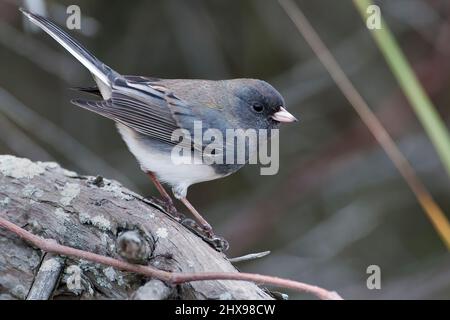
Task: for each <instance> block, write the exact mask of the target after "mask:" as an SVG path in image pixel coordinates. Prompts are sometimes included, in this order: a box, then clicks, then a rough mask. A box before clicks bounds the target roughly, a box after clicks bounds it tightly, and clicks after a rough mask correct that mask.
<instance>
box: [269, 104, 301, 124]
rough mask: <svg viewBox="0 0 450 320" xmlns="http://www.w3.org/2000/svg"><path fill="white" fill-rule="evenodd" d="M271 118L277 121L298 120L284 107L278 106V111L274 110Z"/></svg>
mask: <svg viewBox="0 0 450 320" xmlns="http://www.w3.org/2000/svg"><path fill="white" fill-rule="evenodd" d="M272 119H273V120H275V121H278V122H294V121H298V120H297V118H296V117H294V116H293V115H292V114H290V113H289V112H288V111H287V110H286V109H285V108H283V107H280V111H278V112H275V113H274V115H273V116H272Z"/></svg>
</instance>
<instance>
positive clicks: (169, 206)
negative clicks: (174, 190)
mask: <svg viewBox="0 0 450 320" xmlns="http://www.w3.org/2000/svg"><path fill="white" fill-rule="evenodd" d="M150 199H151V200H152V201H153V202H155V203H156V204H157V205H158V206H160V207H161V208H162V209H163V210H164V212H165V213H167V214H169V215H170V216H171V217H172V218H174V219H175V220H176V221H178V222H182V221H183V219H185V215H184V214H182V213H181V212H178V210H177V208H176V207H175V205H174V204H173V202H172V201H171V200H165V199H159V198H156V197H150Z"/></svg>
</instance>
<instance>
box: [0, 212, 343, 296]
mask: <svg viewBox="0 0 450 320" xmlns="http://www.w3.org/2000/svg"><path fill="white" fill-rule="evenodd" d="M0 227H3V228H5V229H7V230H9V231H11V232H12V233H14V234H16V235H17V236H19V237H20V238H22V239H23V240H25V241H27V242H29V243H31V244H32V245H34V246H36V247H38V248H39V249H41V250H43V251H45V252H48V253H54V254H58V255H63V256H71V257H77V258H80V259H84V260H88V261H91V262H95V263H100V264H104V265H108V266H111V267H114V268H116V269H119V270H123V271H130V272H134V273H138V274H142V275H145V276H148V277H153V278H157V279H159V280H162V281H165V282H168V283H171V284H181V283H185V282H192V281H204V280H241V281H249V282H254V283H258V284H265V285H272V286H277V287H282V288H288V289H292V290H296V291H299V292H304V293H309V294H312V295H315V296H316V297H318V298H319V299H322V300H342V298H341V297H340V296H339V294H337V293H336V292H332V291H328V290H325V289H323V288H320V287H317V286H313V285H309V284H305V283H302V282H298V281H293V280H288V279H282V278H278V277H271V276H265V275H261V274H251V273H233V272H202V273H185V272H167V271H162V270H159V269H156V268H153V267H151V266H144V265H136V264H131V263H128V262H125V261H120V260H117V259H114V258H110V257H106V256H102V255H99V254H95V253H92V252H88V251H83V250H79V249H75V248H72V247H67V246H63V245H60V244H58V243H56V242H55V241H54V240H51V239H44V238H41V237H39V236H36V235H34V234H32V233H31V232H28V231H26V230H24V229H22V228H20V227H18V226H17V225H15V224H14V223H11V222H9V221H8V220H6V219H4V218H1V217H0Z"/></svg>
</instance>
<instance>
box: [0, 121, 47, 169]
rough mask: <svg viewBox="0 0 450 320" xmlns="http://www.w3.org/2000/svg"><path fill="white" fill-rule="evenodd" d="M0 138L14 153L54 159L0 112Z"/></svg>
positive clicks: (38, 158)
mask: <svg viewBox="0 0 450 320" xmlns="http://www.w3.org/2000/svg"><path fill="white" fill-rule="evenodd" d="M0 140H1V141H3V142H4V143H5V144H6V146H7V147H8V148H10V149H11V150H13V151H14V152H15V154H20V155H23V156H25V157H27V158H30V159H34V160H40V161H54V158H53V157H52V156H51V155H50V154H49V153H48V152H47V151H46V150H45V149H44V148H42V147H41V146H39V145H38V144H37V143H36V142H34V141H33V140H32V139H31V138H30V137H29V136H28V135H27V134H25V133H24V132H22V131H21V130H20V129H19V128H17V126H15V125H14V124H13V123H12V122H11V121H9V120H8V119H7V118H6V117H4V116H3V115H2V114H1V113H0Z"/></svg>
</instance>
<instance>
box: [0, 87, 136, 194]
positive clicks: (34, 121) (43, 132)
mask: <svg viewBox="0 0 450 320" xmlns="http://www.w3.org/2000/svg"><path fill="white" fill-rule="evenodd" d="M0 112H1V113H3V114H4V115H5V116H7V117H8V118H10V119H11V120H13V121H14V122H15V123H17V124H18V125H19V126H20V127H22V128H24V129H26V130H27V131H29V132H33V134H34V135H35V136H36V137H38V138H39V139H40V140H41V141H43V142H45V143H46V144H48V145H50V146H51V147H53V148H54V149H55V150H57V151H58V152H60V153H61V154H62V155H64V156H65V157H66V158H67V159H68V160H69V161H70V162H71V163H73V164H75V165H76V166H77V167H79V168H81V169H83V170H84V171H85V172H93V173H94V174H95V173H97V172H104V173H105V174H111V175H112V176H114V177H116V178H117V179H120V180H121V181H122V182H123V183H124V184H126V185H128V186H132V187H134V184H133V183H132V182H131V181H130V180H129V179H128V178H127V177H126V176H124V175H123V174H122V173H121V172H119V171H118V170H116V169H115V168H113V167H111V166H110V165H109V164H108V163H107V162H105V161H104V160H103V159H102V158H101V157H99V156H97V155H96V154H95V153H93V152H91V151H90V150H89V149H87V148H86V147H85V146H84V145H82V144H81V143H79V142H78V141H77V140H76V139H74V138H73V137H72V136H70V135H69V134H68V133H67V132H65V131H64V130H62V129H61V128H59V127H58V126H56V125H55V124H53V123H52V122H50V121H49V120H47V119H46V118H44V117H42V116H40V115H39V114H37V113H36V112H35V111H33V110H32V109H30V108H29V107H27V106H26V105H24V104H23V103H21V102H20V101H18V100H17V99H16V98H15V97H14V96H12V95H11V94H10V93H9V92H7V91H6V90H4V89H3V88H0ZM19 155H20V154H19Z"/></svg>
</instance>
